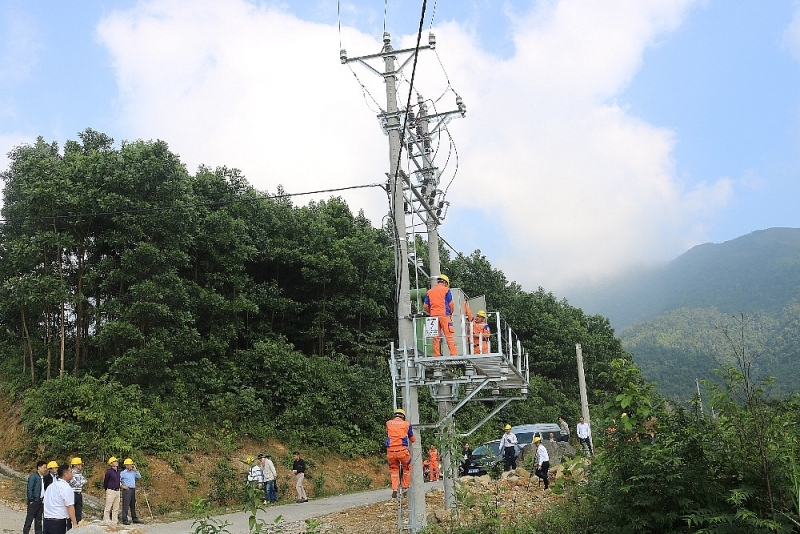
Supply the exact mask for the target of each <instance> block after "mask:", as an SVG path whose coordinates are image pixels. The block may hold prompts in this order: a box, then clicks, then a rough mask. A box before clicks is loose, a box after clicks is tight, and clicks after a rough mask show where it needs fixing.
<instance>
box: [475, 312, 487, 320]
mask: <svg viewBox="0 0 800 534" xmlns="http://www.w3.org/2000/svg"><path fill="white" fill-rule="evenodd" d="M475 315H477V316H478V317H483V318H484V319H486V311H485V310H478V313H476V314H475Z"/></svg>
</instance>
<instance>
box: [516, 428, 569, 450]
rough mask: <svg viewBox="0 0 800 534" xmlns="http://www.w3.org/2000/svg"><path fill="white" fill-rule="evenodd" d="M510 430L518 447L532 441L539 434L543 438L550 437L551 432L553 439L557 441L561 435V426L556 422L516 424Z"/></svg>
mask: <svg viewBox="0 0 800 534" xmlns="http://www.w3.org/2000/svg"><path fill="white" fill-rule="evenodd" d="M511 432H512V433H514V434H516V436H517V442H518V443H519V445H520V447H524V446H525V445H528V444H529V443H533V438H535V437H536V436H539V437H540V438H542V439H543V440H547V439H549V438H550V433H551V432H552V433H553V439H555V440H556V441H558V439H559V438H560V437H561V427H559V426H558V425H557V424H556V423H536V424H533V425H517V426H512V427H511Z"/></svg>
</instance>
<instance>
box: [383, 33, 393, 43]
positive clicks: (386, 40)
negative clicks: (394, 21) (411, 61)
mask: <svg viewBox="0 0 800 534" xmlns="http://www.w3.org/2000/svg"><path fill="white" fill-rule="evenodd" d="M391 42H392V38H391V37H390V36H389V32H383V44H385V45H388V44H389V43H391Z"/></svg>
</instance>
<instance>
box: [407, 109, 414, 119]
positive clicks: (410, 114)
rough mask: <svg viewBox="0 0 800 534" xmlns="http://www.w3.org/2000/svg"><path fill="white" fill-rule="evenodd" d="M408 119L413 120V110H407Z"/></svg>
mask: <svg viewBox="0 0 800 534" xmlns="http://www.w3.org/2000/svg"><path fill="white" fill-rule="evenodd" d="M408 120H409V121H413V120H414V112H413V111H409V112H408Z"/></svg>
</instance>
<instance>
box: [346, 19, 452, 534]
mask: <svg viewBox="0 0 800 534" xmlns="http://www.w3.org/2000/svg"><path fill="white" fill-rule="evenodd" d="M435 45H436V38H435V37H434V35H433V34H432V33H431V34H430V36H429V39H428V45H427V46H418V47H416V48H408V49H403V50H394V49H393V48H392V45H391V37H390V35H389V33H388V32H384V34H383V48H382V49H381V52H380V53H378V54H371V55H367V56H360V57H355V58H348V57H347V52H346V51H345V50H341V51H340V59H341V62H342V63H343V64H346V63H350V62H358V63H361V64H362V65H364V66H365V67H367V68H368V69H369V70H370V71H372V72H373V73H374V74H377V75H379V76H381V77H382V78H383V80H384V85H385V87H386V110H385V111H384V112H382V113H381V114H379V115H378V118H379V120H380V121H381V125H382V127H383V129H384V131H385V132H386V134H387V135H388V136H389V173H388V174H387V177H388V181H387V187H388V191H389V196H390V199H391V204H392V205H391V212H390V215H391V217H392V220H393V228H394V237H395V271H396V276H397V280H396V283H397V290H398V291H397V321H398V324H397V332H398V348H399V349H400V350H404V351H406V353H408V352H409V351H411V350H412V349H413V348H414V347H416V342H415V339H414V336H415V331H414V323H413V318H412V316H411V312H412V309H411V288H410V279H409V268H408V237H407V225H406V220H405V217H406V206H408V207H409V208H410V212H411V213H412V214H414V213H417V214H418V216H422V215H420V214H421V213H424V219H425V223H426V228H427V231H428V249H429V250H428V251H429V257H430V268H431V275H434V276H435V275H437V274H440V265H439V229H438V226H439V224H440V223H441V215H442V208H444V206H445V205H446V203H445V201H444V200H443V198H441V195H442V192H441V191H439V190H438V189H437V186H438V176H437V173H436V168H435V167H434V166H433V163H432V158H431V154H432V144H431V135H432V134H434V135H435V134H436V133H437V132H438V131H439V130H440V129H441V128H444V127H445V126H446V124H447V123H448V122H449V121H450V120H451V119H452V118H453V117H454V116H456V115H461V116H462V117H463V116H464V114H465V113H466V107H465V106H464V103H463V101H462V100H461V97H460V96H457V97H456V105H457V108H458V109H457V110H456V111H449V112H444V113H436V114H433V115H429V114H428V113H427V107H426V106H425V104H424V100H423V99H422V97H421V96H418V98H417V103H418V106H419V108H420V112H419V115H418V117H417V118H416V119H415V117H414V114H413V112H412V111H411V110H410V109H404V110H402V111H400V110H399V109H398V105H397V78H398V74H399V73H400V72H401V71H402V70H403V68H404V67H405V66H407V65H408V64H409V62H410V61H411V60H412V59H414V58H415V57H416V55H417V54H418V53H419V51H420V50H426V49H433V48H435ZM401 57H405V59H404V61H402V63H401V64H400V65H399V67H398V65H397V64H398V61H399V59H400V58H401ZM373 59H382V60H383V71H378V70H377V69H375V68H374V67H372V66H371V65H370V64H369V63H368V61H369V60H373ZM412 89H413V88H412ZM431 120H437V121H438V122H437V123H436V124H435V126H434V127H433V128H432V129H431V128H430V121H431ZM404 146H405V147H407V153H408V156H409V158H410V160H411V161H412V162H413V163H414V165H415V167H416V170H414V171H413V174H414V175H416V177H417V182H418V183H417V184H414V183H413V181H412V180H411V178H410V177H408V176H407V175H406V174H405V172H403V171H402V169H400V165H399V164H400V161H401V158H400V156H401V152H402V149H403V147H404ZM407 193H408V196H406V194H407ZM437 197H439V198H438V203H437ZM414 208H417V209H414ZM415 357H416V355H415ZM417 369H418V367H416V366H413V365H408V366H404V367H403V369H402V370H401V375H402V376H401V377H400V379H401V380H403V381H404V382H406V383H409V382H414V383H415V384H416V383H418V382H419V381H420V380H422V381H424V379H425V377H424V376H417ZM443 391H447V393H448V395H449V394H450V393H451V392H452V386H449V385H447V386H443ZM418 398H419V397H418V391H417V386H416V385H413V386H411V387H408V388H407V390H406V394H405V395H404V398H403V405H404V409H405V411H406V416H407V420H408V421H409V422H411V423H412V425H418V424H420V420H419V404H418ZM451 408H452V407H451V405H450V402H449V401H440V402H439V414H440V417H441V418H443V419H446V420H445V421H444V423H445V428H450V427H451V425H449V424H448V423H449V422H450V420H451V418H445V417H444V416H446V415H447V414H448V413H450V411H451ZM411 458H412V463H413V465H414V466H416V468H414V469H412V470H411V488H410V492H409V496H408V510H409V525H408V526H409V530H410V531H411V532H418V531H419V530H421V529H422V528H424V527H425V525H426V511H425V488H424V480H423V476H422V469H421V465H422V443H421V440H417V441H416V442H415V443H412V444H411ZM450 462H451V459H450V455H449V452H448V451H445V453H444V454H443V456H442V467H443V471H445V472H446V473H448V474H449V470H450ZM448 487H449V495H450V498H449V499H448V498H447V495H448ZM445 495H446V498H445V502H446V503H448V502H450V503H451V506H452V504H454V501H455V495H454V493H453V483H452V480H450V481H449V484H448V481H447V477H446V478H445Z"/></svg>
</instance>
